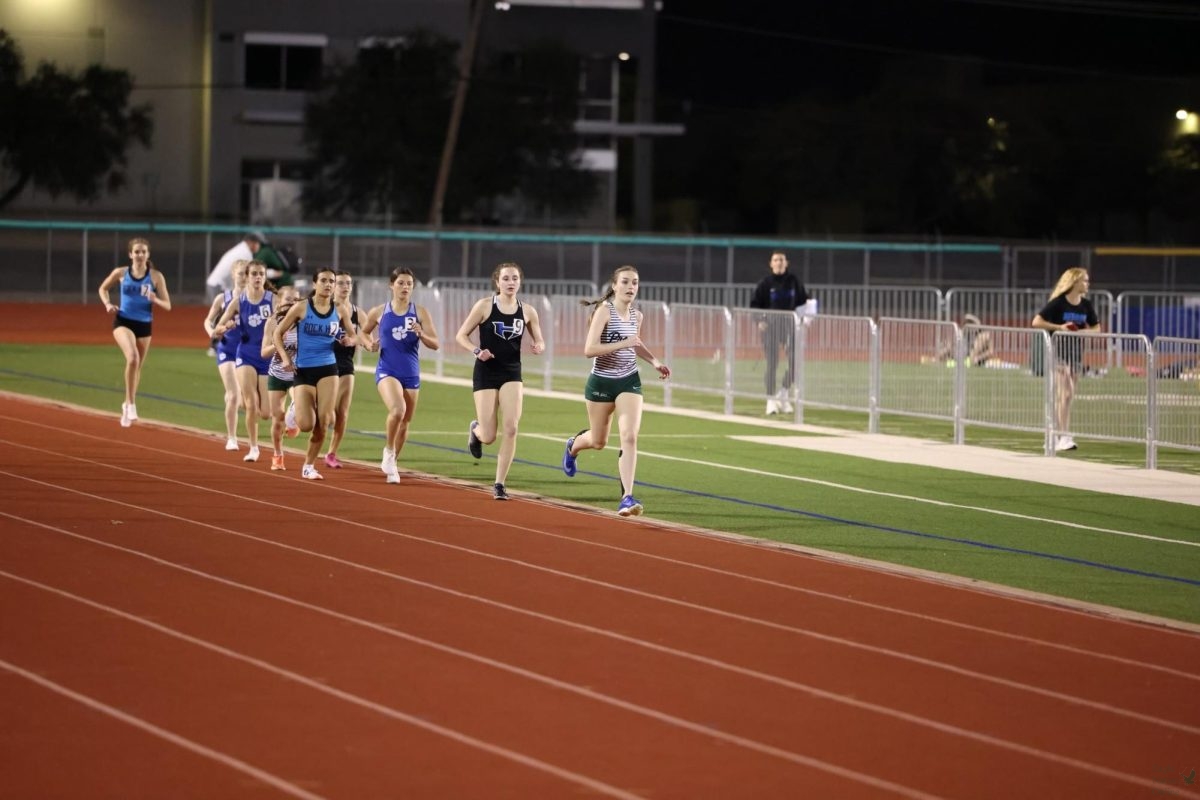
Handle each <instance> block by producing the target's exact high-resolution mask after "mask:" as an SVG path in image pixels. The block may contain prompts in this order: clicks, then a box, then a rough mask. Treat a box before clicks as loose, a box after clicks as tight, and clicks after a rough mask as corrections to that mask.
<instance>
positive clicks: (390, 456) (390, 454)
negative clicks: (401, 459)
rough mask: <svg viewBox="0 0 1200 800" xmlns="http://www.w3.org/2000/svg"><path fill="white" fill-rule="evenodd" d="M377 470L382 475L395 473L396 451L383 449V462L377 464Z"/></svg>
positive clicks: (387, 448) (388, 448)
mask: <svg viewBox="0 0 1200 800" xmlns="http://www.w3.org/2000/svg"><path fill="white" fill-rule="evenodd" d="M379 469H380V471H381V472H383V474H384V475H390V474H391V473H393V472H395V471H396V451H395V450H393V449H391V448H390V447H385V448H383V460H381V461H380V462H379Z"/></svg>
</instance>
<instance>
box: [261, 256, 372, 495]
mask: <svg viewBox="0 0 1200 800" xmlns="http://www.w3.org/2000/svg"><path fill="white" fill-rule="evenodd" d="M333 285H334V272H333V270H332V269H322V270H319V271H318V272H317V273H316V274H315V275H313V290H312V293H311V294H310V295H309V297H308V300H307V301H306V302H302V303H296V304H295V305H294V306H292V308H291V310H290V311H288V313H287V316H285V317H284V318H283V319H282V320H281V321H280V322H279V324H278V325H276V326H275V332H274V338H275V352H276V353H278V354H279V362H280V364H281V366H282V367H283V368H284V369H290V368H292V367H293V365H294V367H295V376H296V377H295V380H294V382H293V385H292V394H293V395H294V400H295V403H296V423H297V425H298V426H299V428H300V430H302V431H312V435H311V436H310V437H309V440H308V451H307V453H306V454H305V456H304V468H303V470H301V472H300V477H302V478H306V479H308V480H310V481H319V480H323V479H324V478H323V477H322V475H321V473H319V472H317V468H316V465H315V463H314V462H316V460H317V454H318V453H320V452H321V444H322V443H323V442H324V441H325V429H326V428H330V427H332V426H333V423H334V416H335V412H334V404H335V402H336V401H337V377H338V369H337V356H336V355H335V354H334V352H333V345H334V343H335V342H340V343H341V344H343V345H345V346H347V347H353V346H354V345H356V344H357V343H358V342H357V340H356V339H355V336H354V330H353V328H352V327H351V326H352V323H351V322H350V306H349V304H347V303H341V304H338V303H335V302H334V299H333ZM292 328H295V329H296V357H295V359H293V358H292V357H291V355H290V354H288V352H287V348H286V347H285V346H284V338H283V337H284V336H285V335H286V334H287V332H288V331H290V330H291V329H292Z"/></svg>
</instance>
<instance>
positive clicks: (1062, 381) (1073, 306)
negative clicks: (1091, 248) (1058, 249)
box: [1031, 267, 1100, 452]
mask: <svg viewBox="0 0 1200 800" xmlns="http://www.w3.org/2000/svg"><path fill="white" fill-rule="evenodd" d="M1090 286H1091V279H1090V277H1089V276H1088V273H1087V270H1085V269H1084V268H1083V267H1072V268H1070V269H1068V270H1067V271H1066V272H1064V273H1063V274H1062V276H1061V277H1059V279H1058V283H1057V284H1056V285H1055V286H1054V291H1053V292H1051V293H1050V302H1048V303H1046V305H1045V306H1044V307H1043V308H1042V310H1041V311H1039V312H1038V313H1037V314H1035V315H1034V317H1033V322H1032V323H1031V324H1032V325H1033V327H1035V328H1038V329H1039V330H1043V331H1050V332H1051V333H1052V334H1053V333H1054V332H1055V331H1065V332H1067V333H1066V335H1064V336H1054V390H1055V391H1054V427H1055V433H1056V434H1057V438H1056V440H1055V442H1054V449H1055V451H1057V452H1063V451H1065V450H1074V449H1076V448H1077V447H1078V445H1077V444H1075V437H1074V436H1072V435H1071V434H1070V433H1069V432H1068V431H1070V430H1071V400H1072V399H1073V398H1074V396H1075V381H1076V378H1077V377H1078V375H1079V373H1080V372H1081V371H1082V370H1083V340H1082V339H1080V338H1079V337H1077V336H1072V335H1071V332H1073V331H1098V330H1100V318H1099V317H1097V316H1096V309H1095V308H1094V307H1093V306H1092V301H1091V300H1089V299H1088V298H1087V293H1088V289H1089V288H1090Z"/></svg>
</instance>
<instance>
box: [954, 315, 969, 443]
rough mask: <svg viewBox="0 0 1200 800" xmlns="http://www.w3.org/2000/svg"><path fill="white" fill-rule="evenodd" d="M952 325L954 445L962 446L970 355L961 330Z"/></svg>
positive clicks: (963, 441) (964, 438) (956, 325)
mask: <svg viewBox="0 0 1200 800" xmlns="http://www.w3.org/2000/svg"><path fill="white" fill-rule="evenodd" d="M952 324H953V325H954V411H953V414H954V443H955V444H964V443H965V442H966V439H967V436H966V423H965V418H966V413H965V412H966V409H965V408H964V406H966V404H967V364H968V362H967V359H968V358H969V357H970V353H968V352H967V340H966V337H965V336H963V332H962V328H960V327H958V324H957V323H952Z"/></svg>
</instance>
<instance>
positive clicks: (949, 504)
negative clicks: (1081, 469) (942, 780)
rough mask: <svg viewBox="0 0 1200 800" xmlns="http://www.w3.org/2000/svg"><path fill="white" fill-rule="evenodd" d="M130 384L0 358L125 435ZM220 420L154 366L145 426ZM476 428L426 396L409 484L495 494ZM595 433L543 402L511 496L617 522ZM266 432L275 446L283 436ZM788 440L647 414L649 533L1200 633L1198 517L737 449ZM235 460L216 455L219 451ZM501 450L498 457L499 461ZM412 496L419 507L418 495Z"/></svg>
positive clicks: (364, 406) (1039, 489) (367, 389)
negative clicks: (728, 543)
mask: <svg viewBox="0 0 1200 800" xmlns="http://www.w3.org/2000/svg"><path fill="white" fill-rule="evenodd" d="M121 370H122V363H121V358H120V354H119V353H118V352H117V350H116V348H115V347H113V346H112V345H98V346H26V345H10V344H0V389H4V390H7V391H12V392H20V393H24V394H34V395H39V396H44V397H50V398H55V399H60V400H64V401H69V402H72V403H77V404H80V405H84V406H90V407H94V408H99V409H103V410H106V411H111V412H113V413H114V422H113V424H114V425H116V420H115V414H116V412H117V411H118V410H119V407H120V402H121ZM464 375H465V373H464ZM647 383H648V384H649V383H651V381H647ZM654 383H657V382H654ZM527 386H529V387H530V388H531V389H532V388H534V387H538V388H540V387H541V380H540V378H539V379H537V380H536V381H535V380H529V379H528V376H527ZM554 388H555V389H559V390H563V391H570V392H571V393H572V394H575V393H577V392H579V391H580V390H581V388H582V387H581V383H580V382H576V383H575V384H574V385H569V384H567V382H565V381H564V382H563V385H557V384H556V385H555V386H554ZM681 394H686V393H680V392H676V401H677V403H678V402H680V401H681V400H682V401H684V402H685V403H686V404H687V405H688V406H691V407H700V406H708V407H710V408H711V409H712V410H720V407H721V404H720V401H719V399H718V398H704V397H702V396H684V397H681V396H680V395H681ZM659 397H661V387H659V386H654V387H649V386H648V390H647V400H648V402H654V401H655V400H656V399H657V398H659ZM220 403H221V391H220V384H219V382H218V380H217V376H216V369H215V366H214V363H213V360H212V359H211V358H209V357H207V356H205V355H204V354H203V352H202V351H199V350H195V349H186V350H185V349H172V348H166V347H157V348H155V349H154V350H153V351H152V352H151V354H150V359H149V361H148V364H147V367H146V370H145V372H144V374H143V380H142V387H141V391H140V394H139V397H138V410H139V413H140V415H141V416H142V417H143V418H144V419H160V420H166V421H170V422H174V423H178V424H182V425H189V426H194V427H197V428H201V429H204V430H210V431H213V432H214V435H216V434H218V432H220V431H222V430H223V427H224V425H223V422H222V411H221V405H220ZM760 406H761V403H760V401H759V400H757V399H754V400H751V399H750V398H746V399H745V400H744V401H739V402H738V404H737V405H736V406H735V411H737V412H739V413H745V414H757V413H760V412H761V410H762V409H761V407H760ZM472 416H473V405H472V399H471V393H470V391H469V389H467V388H464V387H461V386H451V385H447V384H444V383H438V382H435V381H432V380H427V381H426V383H425V386H424V388H423V389H422V391H421V406H420V408H419V409H418V411H417V414H416V417H415V419H414V421H413V430H412V434H411V436H410V438H409V442H408V445H407V447H406V449H405V451H404V453H403V454H402V456H401V459H400V466H401V468H402V469H403V468H410V469H414V470H420V471H424V472H429V473H436V474H441V475H447V476H452V477H455V478H461V479H466V480H470V481H476V482H478V483H480V484H490V483H491V481H492V478H493V470H494V461H493V460H492V458H491V454H490V453H488V452H486V451H485V457H484V459H483V461H482V462H479V463H476V462H475V461H474V460H473V459H471V458H470V457H469V456H468V455H467V454H466V451H465V446H466V441H465V440H466V427H467V423H468V422H469V421H470V419H471V418H472ZM383 420H384V413H383V407H382V404H381V403H380V401H379V399H378V396H377V395H376V393H375V387H374V381H373V379H372V377H371V376H369V375H366V374H363V375H360V378H359V381H358V387H357V392H356V395H355V401H354V407H353V409H352V411H351V420H350V427H351V431H350V433H348V434H347V437H346V441H345V443H344V444H343V446H342V448H341V449H340V450H339V455H341V456H342V457H343V458H352V459H361V460H364V461H368V462H371V463H375V462H377V460H378V458H379V452H380V448H381V446H382V445H381V442H382V436H381V434H380V431H381V429H382V427H383ZM806 421H809V422H813V423H817V424H826V425H828V424H839V425H845V426H847V427H853V428H857V429H860V430H861V429H863V428H864V427H865V415H861V414H857V413H853V412H836V411H828V412H809V413H807V414H806ZM585 424H586V416H585V412H584V408H583V402H582V399H571V400H567V399H558V398H547V397H537V396H534V395H533V393H532V392H530V393H527V395H526V399H525V414H524V418H523V420H522V425H521V439H520V442H519V444H518V448H517V461H516V463H515V464H514V465H513V469H512V471H511V473H510V475H509V478H508V485H509V487H510V489H512V490H514V491H516V492H521V491H531V492H536V493H539V494H542V495H547V496H552V497H559V498H563V499H567V500H571V501H575V502H580V503H585V504H589V505H595V506H597V507H599V508H602V509H607V510H612V511H615V509H616V504H617V501H618V500H619V497H618V494H619V488H618V481H617V479H616V457H617V452H616V440H615V436H614V439H613V441H612V446H611V447H610V448H609V449H607V450H605V451H603V452H600V453H597V452H587V453H584V454H583V455H581V456H580V459H579V474H578V475H577V476H576V477H575V478H567V477H566V476H565V475H563V473H562V471H561V470H560V468H559V462H560V459H561V456H562V448H563V440H564V439H565V438H566V436H568V435H571V434H573V433H575V432H576V431H577V430H579V429H580V428H581V427H584V425H585ZM883 429H884V431H885V432H888V433H898V434H906V435H919V436H922V437H924V438H942V439H945V440H949V439H950V437H951V435H952V431H951V430H950V426H949V425H948V424H946V423H936V422H929V421H924V420H920V419H912V418H901V417H895V418H892V417H885V418H884V421H883ZM262 431H263V434H264V438H265V440H266V441H269V437H267V436H266V431H267V426H266V425H264V426H263V428H262ZM940 431H944V432H940ZM771 432H776V433H782V432H781V430H780V428H779V426H778V425H777V424H775V423H773V422H768V421H766V420H764V421H763V423H762V424H758V425H754V424H744V423H739V422H733V421H708V420H704V419H695V418H689V417H684V416H677V415H668V414H660V413H654V412H652V411H647V413H646V416H645V418H644V420H643V427H642V437H641V441H640V447H639V450H640V453H641V458H640V461H639V465H638V479H639V487H638V491H637V495H638V498H639V499H640V500H641V501H642V502H643V503H644V504H645V506H646V513H647V515H649V516H650V517H653V518H656V519H662V520H672V521H677V522H682V523H687V524H691V525H697V526H701V527H705V528H710V529H716V530H722V531H730V532H734V533H740V534H745V535H749V536H757V537H763V538H768V539H776V540H779V541H785V542H792V543H796V544H800V545H804V546H807V547H814V548H820V549H824V550H829V551H836V552H839V553H848V554H852V555H855V556H861V557H865V558H871V559H877V560H881V561H888V562H893V563H897V564H905V565H911V566H914V567H920V568H922V569H928V570H935V571H939V572H945V573H949V574H954V575H960V576H965V577H970V578H976V579H980V580H985V581H991V582H995V583H1001V584H1006V585H1009V586H1014V587H1020V588H1025V589H1031V590H1034V591H1039V592H1045V593H1049V594H1055V595H1061V596H1064V597H1070V598H1076V599H1080V600H1085V601H1089V602H1093V603H1102V604H1105V605H1111V606H1117V607H1120V608H1125V609H1131V610H1135V611H1139V612H1144V613H1149V614H1154V615H1159V616H1164V617H1171V618H1175V619H1180V620H1187V621H1191V622H1200V508H1197V507H1196V506H1190V505H1182V504H1175V503H1165V502H1160V501H1153V500H1140V499H1135V498H1129V497H1119V496H1113V495H1105V494H1099V493H1092V492H1083V491H1078V490H1073V489H1066V488H1060V487H1055V486H1046V485H1043V484H1038V483H1032V482H1026V481H1017V480H1004V479H998V478H992V477H980V476H977V475H973V474H971V473H966V472H955V471H949V470H938V469H932V468H923V467H916V466H911V465H896V464H890V463H886V462H880V461H873V460H867V459H860V458H852V457H847V456H838V455H829V454H823V453H817V452H812V451H804V450H797V449H793V448H787V447H781V446H779V447H777V446H770V445H762V444H753V443H749V442H744V441H739V440H737V439H735V438H733V437H736V436H745V435H757V436H761V435H765V434H769V433H771ZM788 435H793V434H792V433H791V432H790V431H789V432H788ZM222 438H223V435H222ZM303 441H304V439H303V438H301V439H300V440H295V441H293V442H291V443H292V444H293V445H294V444H296V443H297V442H303ZM968 441H969V442H970V443H973V444H986V445H1002V446H1006V447H1012V448H1016V449H1025V450H1029V451H1031V452H1035V451H1039V450H1040V442H1041V439H1040V437H1038V436H1033V435H1025V434H1013V433H1007V432H1003V431H988V430H976V429H972V432H971V435H970V436H969V437H968ZM220 442H221V439H220V438H214V447H216V446H217V445H218V444H219V443H220ZM1106 448H1107V449H1109V451H1110V457H1111V460H1113V461H1114V462H1118V461H1121V460H1123V459H1124V458H1127V457H1128V458H1130V460H1131V461H1132V463H1134V464H1137V463H1138V460H1137V454H1138V453H1139V452H1144V450H1140V449H1139V448H1138V447H1136V446H1132V445H1125V444H1122V443H1111V444H1098V445H1096V446H1094V447H1093V446H1092V445H1090V444H1089V446H1088V447H1087V448H1086V449H1087V451H1088V454H1087V457H1089V458H1096V457H1101V454H1100V453H1098V451H1100V450H1103V449H1106ZM217 449H218V452H220V451H219V447H218V448H217ZM487 450H492V451H493V452H494V446H493V447H492V448H487ZM1176 456H1177V458H1178V459H1179V461H1180V462H1181V467H1182V468H1184V469H1189V470H1193V471H1195V470H1197V465H1196V462H1197V461H1198V460H1200V457H1197V455H1196V454H1194V453H1181V454H1176ZM1064 464H1069V461H1064ZM381 480H382V478H381ZM399 491H405V489H404V487H403V485H402V486H401V487H400V489H399ZM1060 523H1066V524H1060Z"/></svg>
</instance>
